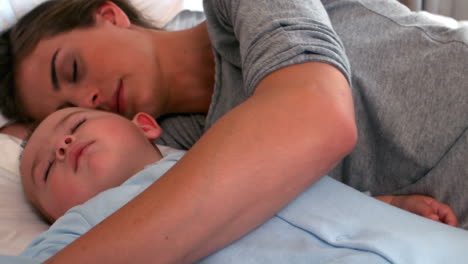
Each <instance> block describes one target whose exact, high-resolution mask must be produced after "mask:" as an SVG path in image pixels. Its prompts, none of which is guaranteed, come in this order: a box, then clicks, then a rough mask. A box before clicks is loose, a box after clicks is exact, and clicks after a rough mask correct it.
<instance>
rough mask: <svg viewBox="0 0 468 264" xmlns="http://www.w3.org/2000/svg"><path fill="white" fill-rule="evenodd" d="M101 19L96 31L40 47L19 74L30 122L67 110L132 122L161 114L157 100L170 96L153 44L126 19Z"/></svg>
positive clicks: (48, 41) (64, 36)
mask: <svg viewBox="0 0 468 264" xmlns="http://www.w3.org/2000/svg"><path fill="white" fill-rule="evenodd" d="M111 8H114V7H113V6H111ZM96 16H97V17H96V25H95V26H93V27H91V28H86V29H78V30H73V31H70V32H67V33H63V34H59V35H57V36H55V37H52V38H48V39H44V40H42V41H40V42H39V44H38V45H37V46H36V48H35V49H34V50H33V52H32V53H31V54H30V55H29V56H27V57H26V58H25V59H24V60H23V61H22V62H21V63H20V64H19V65H18V67H17V68H16V85H17V89H18V92H19V97H20V102H21V103H22V104H23V106H24V109H25V110H26V114H28V115H29V116H30V117H32V118H34V119H36V120H41V119H43V118H45V117H46V116H47V115H48V114H50V113H52V112H53V111H55V110H56V109H58V108H61V107H63V106H67V105H75V106H81V107H86V108H97V109H103V110H108V111H112V112H116V113H119V114H121V115H124V116H126V117H132V116H133V115H134V114H135V113H137V112H147V113H150V114H153V115H158V114H160V113H158V105H160V103H159V102H157V101H156V100H160V101H162V100H164V96H165V94H164V91H162V89H160V87H162V84H161V82H160V80H162V78H161V76H160V71H159V69H158V61H157V59H156V58H155V57H156V56H154V54H153V52H154V51H153V47H152V44H151V41H150V39H149V38H148V37H147V35H145V34H143V33H142V30H139V29H137V28H136V27H134V26H132V25H130V23H129V22H128V19H127V18H126V16H125V14H123V13H118V12H114V13H111V15H110V16H109V13H105V14H103V15H102V14H98V15H96ZM121 16H125V17H121ZM156 95H157V96H156Z"/></svg>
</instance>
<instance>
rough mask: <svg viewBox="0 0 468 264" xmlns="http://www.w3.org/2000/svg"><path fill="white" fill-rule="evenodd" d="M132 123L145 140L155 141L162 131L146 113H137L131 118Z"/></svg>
mask: <svg viewBox="0 0 468 264" xmlns="http://www.w3.org/2000/svg"><path fill="white" fill-rule="evenodd" d="M132 122H133V123H134V124H135V125H136V126H137V127H138V128H140V129H141V131H143V133H144V134H145V136H146V138H147V139H149V140H155V139H157V138H159V137H160V136H161V134H162V129H161V127H160V126H159V125H158V123H156V121H155V120H154V118H153V117H152V116H150V115H148V114H146V113H138V114H136V115H135V116H134V117H133V120H132Z"/></svg>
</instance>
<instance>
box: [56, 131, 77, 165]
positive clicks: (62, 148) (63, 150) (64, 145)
mask: <svg viewBox="0 0 468 264" xmlns="http://www.w3.org/2000/svg"><path fill="white" fill-rule="evenodd" d="M74 141H75V136H73V135H66V136H64V137H63V138H62V139H61V140H60V141H59V142H58V146H57V148H56V150H55V156H56V157H57V159H59V160H63V159H65V157H66V155H67V152H68V150H69V148H70V147H71V146H72V144H73V142H74Z"/></svg>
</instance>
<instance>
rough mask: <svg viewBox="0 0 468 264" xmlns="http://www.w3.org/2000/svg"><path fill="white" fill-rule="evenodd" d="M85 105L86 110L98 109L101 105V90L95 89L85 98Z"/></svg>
mask: <svg viewBox="0 0 468 264" xmlns="http://www.w3.org/2000/svg"><path fill="white" fill-rule="evenodd" d="M83 101H84V105H83V107H86V108H98V107H99V105H100V104H101V95H100V93H99V90H97V89H95V90H92V91H91V92H90V93H88V94H87V95H86V96H85V98H84V100H83Z"/></svg>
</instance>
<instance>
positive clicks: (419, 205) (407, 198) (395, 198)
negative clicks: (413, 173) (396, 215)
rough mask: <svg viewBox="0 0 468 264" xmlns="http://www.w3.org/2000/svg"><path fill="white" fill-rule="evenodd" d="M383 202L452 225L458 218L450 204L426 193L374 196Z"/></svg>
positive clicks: (455, 223)
mask: <svg viewBox="0 0 468 264" xmlns="http://www.w3.org/2000/svg"><path fill="white" fill-rule="evenodd" d="M374 198H376V199H379V200H381V201H382V202H385V203H388V204H391V205H393V206H396V207H398V208H401V209H403V210H406V211H408V212H411V213H414V214H417V215H420V216H422V217H426V218H429V219H432V220H434V221H437V222H441V223H444V224H447V225H451V226H455V227H456V226H457V225H458V220H457V216H456V215H455V212H454V211H453V210H452V208H450V206H448V205H446V204H444V203H442V202H439V201H437V200H436V199H434V198H431V197H429V196H424V195H384V196H374Z"/></svg>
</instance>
